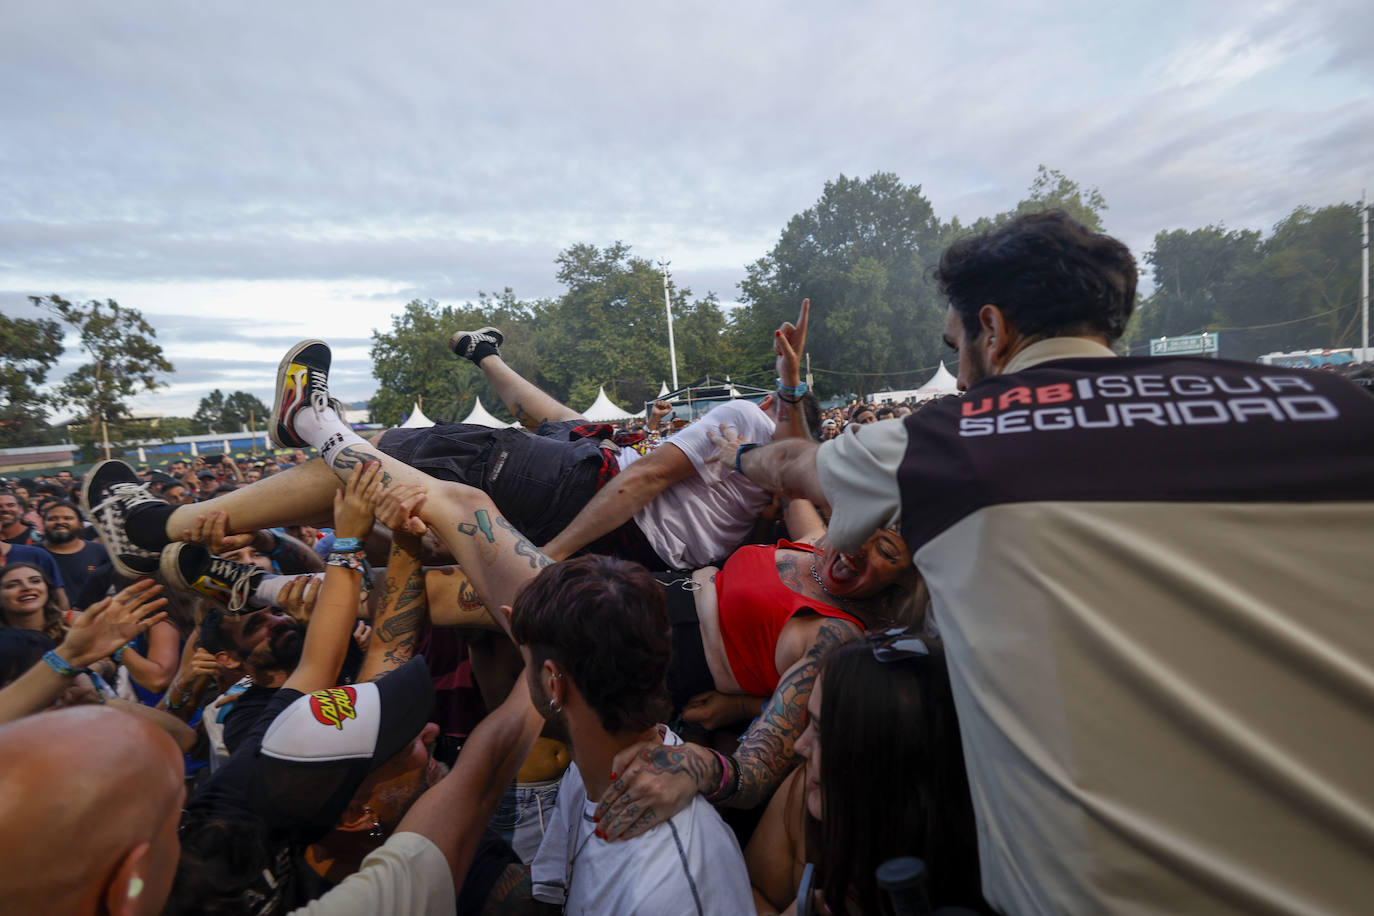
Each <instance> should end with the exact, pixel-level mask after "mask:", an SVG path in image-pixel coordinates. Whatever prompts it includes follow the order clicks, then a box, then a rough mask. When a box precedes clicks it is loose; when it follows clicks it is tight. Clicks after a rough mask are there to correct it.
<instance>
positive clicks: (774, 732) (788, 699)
mask: <svg viewBox="0 0 1374 916" xmlns="http://www.w3.org/2000/svg"><path fill="white" fill-rule="evenodd" d="M857 635H858V630H857V629H856V628H855V627H854V626H853V625H852V624H850V623H847V622H842V621H839V620H828V621H826V622H825V623H823V624H821V626H820V628H819V629H818V630H817V631H816V639H815V641H814V642H813V643H812V644H811V648H809V649H808V650H807V651H806V654H805V655H804V656H803V657H802V659H801V661H800V662H798V663H797V664H796V665H794V666H793V668H792V670H790V671H788V672H787V676H786V677H784V678H783V679H782V680H781V681H780V682H779V683H778V688H777V689H776V690H774V691H773V696H772V697H771V698H770V699H769V700H768V703H767V705H765V706H764V707H763V712H761V713H759V717H758V718H757V719H755V720H754V724H753V725H752V726H750V728H749V731H748V732H746V733H745V736H744V739H743V740H742V741H741V742H740V746H739V750H737V751H736V752H735V760H736V762H737V763H738V764H739V768H740V789H739V792H738V793H736V794H735V795H734V796H733V797H732V798H730V799H729V801H727V802H726V804H728V805H730V807H732V808H752V807H754V806H756V805H758V804H761V803H762V802H763V800H764V799H765V798H767V797H768V795H769V793H771V792H772V791H773V789H775V788H776V787H777V785H778V783H780V782H782V780H783V777H785V776H786V775H787V774H788V773H789V772H791V770H792V767H793V766H794V765H795V764H796V762H797V758H796V751H794V750H793V747H792V745H793V743H794V742H795V741H796V740H797V738H799V737H801V733H802V732H803V731H805V730H806V703H807V700H809V699H810V698H811V690H812V688H813V687H815V685H816V674H817V673H818V672H819V671H820V665H821V659H822V658H824V657H825V654H826V653H827V652H829V651H830V650H831V649H833V648H834V647H835V646H838V645H840V644H841V643H844V642H848V641H849V640H851V639H853V638H854V637H856V636H857Z"/></svg>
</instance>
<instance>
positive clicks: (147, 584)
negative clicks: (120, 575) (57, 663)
mask: <svg viewBox="0 0 1374 916" xmlns="http://www.w3.org/2000/svg"><path fill="white" fill-rule="evenodd" d="M161 595H162V586H161V585H158V584H156V583H155V582H153V580H152V579H140V580H139V581H138V582H135V583H134V584H133V585H130V586H129V587H128V588H126V589H123V590H122V591H120V592H119V593H118V594H116V595H114V596H113V597H110V598H106V599H104V600H103V601H99V602H97V603H95V604H93V605H91V606H90V607H89V608H87V609H86V613H84V614H82V615H81V616H80V617H79V618H78V619H77V620H76V621H75V622H74V623H73V624H72V625H71V629H69V630H68V631H67V636H66V638H65V639H63V640H62V645H61V647H59V649H58V654H59V655H61V656H62V657H63V658H64V659H66V660H67V663H68V664H70V665H73V666H74V667H78V668H86V667H89V666H90V665H91V663H92V662H96V661H99V660H100V659H102V658H105V657H107V656H109V655H110V654H111V653H112V652H114V651H115V650H116V649H118V648H119V647H120V646H122V645H124V644H125V643H127V642H129V641H130V640H132V639H134V638H135V637H136V636H138V634H140V633H142V632H144V631H145V630H147V629H148V628H149V627H151V626H152V625H153V624H155V623H157V622H158V621H161V620H166V619H167V614H166V612H161V613H159V612H160V611H162V608H164V607H166V606H167V599H166V598H163V597H161Z"/></svg>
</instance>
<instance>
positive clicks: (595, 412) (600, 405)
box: [582, 385, 644, 423]
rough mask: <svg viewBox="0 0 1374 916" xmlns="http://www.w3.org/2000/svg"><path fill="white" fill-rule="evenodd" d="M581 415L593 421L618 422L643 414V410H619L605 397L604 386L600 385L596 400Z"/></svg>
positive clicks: (636, 417)
mask: <svg viewBox="0 0 1374 916" xmlns="http://www.w3.org/2000/svg"><path fill="white" fill-rule="evenodd" d="M582 416H584V417H586V418H587V419H588V420H591V421H592V422H593V423H619V422H620V421H621V420H634V419H638V418H640V417H643V416H644V411H642V410H641V411H640V412H639V413H630V412H629V411H628V410H621V409H620V408H619V407H617V406H615V403H614V402H613V401H612V400H611V399H610V398H608V397H606V386H605V385H602V386H601V387H600V388H598V389H597V392H596V400H595V401H593V402H592V406H591V407H588V408H587V409H586V410H584V411H582Z"/></svg>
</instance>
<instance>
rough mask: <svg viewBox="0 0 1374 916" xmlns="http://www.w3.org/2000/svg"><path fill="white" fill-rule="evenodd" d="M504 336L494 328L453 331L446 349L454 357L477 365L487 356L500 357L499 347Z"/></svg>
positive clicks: (504, 340) (504, 339)
mask: <svg viewBox="0 0 1374 916" xmlns="http://www.w3.org/2000/svg"><path fill="white" fill-rule="evenodd" d="M505 342H506V336H505V335H504V334H502V333H501V332H500V331H498V330H496V328H481V329H480V330H476V331H454V332H453V336H452V337H450V338H449V339H448V348H449V349H450V350H452V351H453V352H454V354H455V355H456V356H461V357H463V359H470V360H472V361H473V362H474V363H479V362H481V361H482V360H483V359H485V358H486V357H488V356H492V355H496V356H500V355H501V351H500V349H499V348H500V346H501V344H503V343H505Z"/></svg>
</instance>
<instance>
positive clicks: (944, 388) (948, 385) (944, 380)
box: [916, 360, 959, 395]
mask: <svg viewBox="0 0 1374 916" xmlns="http://www.w3.org/2000/svg"><path fill="white" fill-rule="evenodd" d="M916 390H917V391H918V392H919V393H920V394H932V395H934V394H958V393H959V383H958V381H957V380H956V379H955V378H954V376H953V375H951V374H950V372H949V370H948V369H946V368H945V361H944V360H940V368H939V369H936V370H935V374H934V375H932V376H931V377H930V381H928V382H926V383H925V384H924V385H922V386H921V387H920V388H917V389H916Z"/></svg>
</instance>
